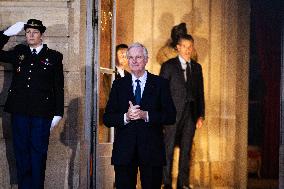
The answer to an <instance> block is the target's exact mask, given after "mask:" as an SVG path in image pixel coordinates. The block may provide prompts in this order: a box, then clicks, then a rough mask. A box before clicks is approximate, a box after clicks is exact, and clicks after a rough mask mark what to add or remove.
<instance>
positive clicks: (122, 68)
mask: <svg viewBox="0 0 284 189" xmlns="http://www.w3.org/2000/svg"><path fill="white" fill-rule="evenodd" d="M127 49H128V46H127V45H126V44H119V45H117V46H116V48H115V52H116V57H115V79H119V78H122V77H124V76H125V75H127V74H129V72H128V71H127V70H126V67H127V64H128V61H127V57H126V51H127Z"/></svg>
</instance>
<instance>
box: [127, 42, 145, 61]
mask: <svg viewBox="0 0 284 189" xmlns="http://www.w3.org/2000/svg"><path fill="white" fill-rule="evenodd" d="M132 48H142V49H143V54H144V57H145V58H148V50H147V49H146V47H145V46H144V45H142V44H141V43H138V42H136V43H133V44H131V45H130V46H129V47H128V49H127V52H126V56H127V58H128V55H129V50H130V49H132Z"/></svg>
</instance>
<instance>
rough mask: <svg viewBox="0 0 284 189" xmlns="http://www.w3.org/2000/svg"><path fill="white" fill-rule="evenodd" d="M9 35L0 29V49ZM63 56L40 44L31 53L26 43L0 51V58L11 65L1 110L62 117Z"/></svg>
mask: <svg viewBox="0 0 284 189" xmlns="http://www.w3.org/2000/svg"><path fill="white" fill-rule="evenodd" d="M8 40H9V37H7V36H6V35H4V34H3V32H0V49H2V48H3V46H4V45H5V44H6V43H7V42H8ZM62 59H63V55H62V54H61V53H59V52H57V51H55V50H52V49H49V48H48V47H47V45H45V44H44V45H43V48H42V50H41V51H40V52H39V53H38V54H37V55H32V52H31V50H30V47H29V46H27V45H23V44H20V45H17V46H15V47H14V49H13V50H10V51H4V50H0V61H1V62H7V63H12V64H13V79H12V83H11V86H10V88H9V92H8V98H7V101H6V104H5V109H4V110H5V111H6V112H10V113H22V114H25V115H32V116H43V117H52V116H55V115H56V116H63V111H64V76H63V65H62Z"/></svg>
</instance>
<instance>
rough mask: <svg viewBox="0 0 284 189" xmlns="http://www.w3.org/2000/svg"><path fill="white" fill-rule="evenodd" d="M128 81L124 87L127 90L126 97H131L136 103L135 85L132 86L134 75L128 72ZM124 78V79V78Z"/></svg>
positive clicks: (126, 76)
mask: <svg viewBox="0 0 284 189" xmlns="http://www.w3.org/2000/svg"><path fill="white" fill-rule="evenodd" d="M124 78H125V80H126V82H125V86H124V87H123V89H126V90H125V93H126V97H127V99H129V100H130V101H131V102H132V103H133V104H134V103H135V98H134V94H133V86H132V76H131V74H127V75H125V76H124ZM124 78H122V79H124Z"/></svg>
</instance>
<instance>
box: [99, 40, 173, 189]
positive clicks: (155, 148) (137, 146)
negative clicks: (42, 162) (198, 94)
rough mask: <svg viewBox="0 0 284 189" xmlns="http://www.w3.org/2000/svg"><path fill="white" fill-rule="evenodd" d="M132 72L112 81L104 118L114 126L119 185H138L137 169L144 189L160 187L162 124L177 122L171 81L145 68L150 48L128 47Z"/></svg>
mask: <svg viewBox="0 0 284 189" xmlns="http://www.w3.org/2000/svg"><path fill="white" fill-rule="evenodd" d="M127 58H128V64H129V68H130V70H131V75H128V76H125V77H123V78H121V79H117V80H115V81H114V82H113V85H112V89H111V92H110V96H109V100H108V103H107V106H106V109H105V113H104V117H103V121H104V124H105V125H106V126H107V127H115V128H116V133H115V139H114V143H113V151H112V164H113V165H114V170H115V183H116V188H117V189H135V188H136V177H137V169H138V167H139V170H140V179H141V184H142V188H143V189H160V188H161V182H162V169H163V165H165V149H164V143H163V127H162V126H163V125H167V124H174V123H175V118H176V110H175V107H174V104H173V101H172V98H171V94H170V89H169V85H168V81H167V80H165V79H163V78H161V77H159V76H155V75H153V74H150V73H149V72H147V71H145V66H146V64H147V62H148V52H147V49H146V48H145V47H144V46H143V45H142V44H140V43H134V44H133V45H131V46H130V47H129V48H128V50H127Z"/></svg>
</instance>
